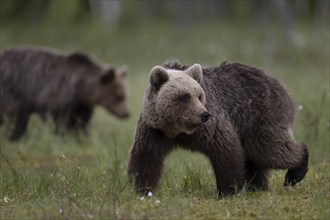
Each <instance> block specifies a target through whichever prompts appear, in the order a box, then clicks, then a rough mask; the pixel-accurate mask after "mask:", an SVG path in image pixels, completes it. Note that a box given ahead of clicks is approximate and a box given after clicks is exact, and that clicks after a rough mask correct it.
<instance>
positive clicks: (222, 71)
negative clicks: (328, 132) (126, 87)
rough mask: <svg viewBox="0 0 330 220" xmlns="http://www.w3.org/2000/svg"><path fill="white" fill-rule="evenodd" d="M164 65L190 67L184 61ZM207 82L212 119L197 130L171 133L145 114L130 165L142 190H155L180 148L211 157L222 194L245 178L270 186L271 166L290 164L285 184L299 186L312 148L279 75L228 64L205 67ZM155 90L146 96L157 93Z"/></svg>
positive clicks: (265, 187)
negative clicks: (298, 128) (299, 131)
mask: <svg viewBox="0 0 330 220" xmlns="http://www.w3.org/2000/svg"><path fill="white" fill-rule="evenodd" d="M164 67H165V68H167V69H177V70H185V69H187V68H188V66H184V65H181V64H179V63H178V62H168V63H166V64H165V65H164ZM201 85H202V88H203V90H204V92H205V95H206V105H205V107H206V109H207V110H208V111H209V113H210V114H211V115H212V118H211V119H210V120H209V121H208V122H207V123H205V124H202V125H201V126H200V127H199V128H198V129H197V130H196V131H195V133H194V134H192V135H187V134H180V135H178V136H177V137H175V138H168V137H166V136H165V135H164V133H163V132H162V131H161V130H158V129H153V128H151V127H149V126H148V125H147V124H146V122H145V121H144V118H143V117H142V116H140V119H139V121H138V123H137V128H136V134H135V139H134V143H133V146H132V149H131V153H130V159H129V164H128V174H129V176H131V177H133V178H134V184H135V189H136V190H137V191H138V192H142V193H145V192H148V191H152V190H155V188H156V187H157V184H158V182H159V179H160V176H161V172H162V167H163V161H164V159H165V157H166V156H167V155H168V154H169V153H170V152H171V151H172V150H173V149H175V148H178V147H182V148H185V149H188V150H192V151H198V152H201V153H202V154H204V155H206V156H207V157H208V158H209V159H210V162H211V164H212V167H213V169H214V173H215V177H216V183H217V190H218V192H219V195H222V196H223V195H228V194H232V193H234V192H235V188H236V189H237V188H238V189H240V188H241V187H242V186H243V185H244V183H247V184H248V186H249V189H251V190H269V184H268V175H269V172H270V170H271V169H289V170H288V173H287V175H286V177H285V182H284V185H295V184H296V183H297V182H299V181H300V180H302V179H303V178H304V176H305V174H306V172H307V167H308V150H307V148H306V146H305V145H304V144H302V143H299V142H296V141H295V140H294V138H293V136H292V132H291V128H292V127H293V123H294V115H295V105H294V102H293V101H292V99H291V98H290V96H289V95H288V92H287V90H286V89H285V87H284V86H283V85H282V83H281V82H280V81H279V80H277V79H276V78H274V77H273V76H271V75H270V74H267V73H265V72H263V71H262V70H260V69H257V68H254V67H251V66H247V65H243V64H239V63H233V64H226V63H223V64H221V65H220V66H219V67H216V68H203V81H202V83H201ZM151 91H152V90H151V89H150V88H149V89H148V90H147V91H146V94H145V97H151V96H152V95H153V94H152V92H151ZM177 117H181V116H180V115H178V116H177Z"/></svg>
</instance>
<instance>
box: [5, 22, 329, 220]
mask: <svg viewBox="0 0 330 220" xmlns="http://www.w3.org/2000/svg"><path fill="white" fill-rule="evenodd" d="M266 36H267V35H265V34H263V31H261V29H259V28H258V27H255V26H251V25H249V26H247V25H243V24H235V25H233V24H232V25H230V24H226V23H220V24H207V25H206V24H204V25H198V26H197V27H196V29H192V30H180V29H179V28H178V27H172V26H169V25H167V24H158V25H152V26H146V27H127V26H125V27H120V28H119V29H117V30H109V29H108V28H107V27H105V26H103V27H102V26H100V25H98V24H94V23H91V24H85V25H75V26H67V25H64V24H61V25H58V26H54V25H53V24H48V23H46V24H44V25H35V26H25V27H23V26H16V25H14V24H11V25H4V26H1V39H0V40H1V49H3V48H4V47H7V46H11V45H15V44H41V45H46V46H50V47H56V48H59V49H63V50H71V49H75V48H80V49H81V50H84V51H87V52H90V53H92V54H94V55H95V56H96V57H98V58H100V59H101V60H103V61H106V62H110V63H114V64H115V65H116V66H119V65H122V64H127V65H128V66H129V67H130V73H129V74H130V75H129V83H130V94H131V95H130V106H131V110H132V117H131V118H130V119H128V120H124V121H122V120H118V119H116V118H114V117H113V116H111V115H108V114H107V113H106V112H105V111H104V110H103V109H101V108H98V109H97V111H96V114H95V115H94V117H93V120H92V130H91V135H90V137H80V138H78V139H77V138H75V137H71V136H62V137H59V136H55V135H53V132H52V125H51V124H50V125H45V124H43V123H42V122H41V121H40V120H39V118H38V117H36V116H34V117H32V120H31V122H30V124H29V128H28V135H27V136H26V137H24V138H23V139H22V140H21V141H19V142H15V143H11V142H8V141H7V140H6V139H5V133H6V128H5V127H4V126H2V127H0V138H1V139H0V144H1V156H0V165H1V167H0V171H1V172H0V213H1V219H28V218H33V219H51V218H55V219H58V218H59V219H73V218H74V219H100V218H107V219H193V218H204V219H211V218H212V219H230V218H232V219H237V218H248V219H267V218H268V219H275V218H276V219H301V218H303V219H329V218H330V203H329V201H330V186H329V180H330V179H329V173H330V161H329V156H330V152H329V150H330V149H329V127H330V125H329V96H330V91H329V63H328V62H329V58H330V56H329V31H324V32H322V31H319V32H317V33H316V32H313V30H311V29H310V28H309V27H308V25H299V26H297V27H295V29H294V30H293V39H294V41H293V42H292V43H288V42H285V41H283V40H281V39H279V38H277V36H274V37H273V38H267V37H266ZM169 58H177V59H179V60H180V61H181V62H182V63H187V64H193V63H197V62H198V63H201V64H202V65H203V66H215V65H218V64H220V62H221V61H222V60H224V59H227V60H228V61H229V62H236V61H239V62H243V63H247V64H251V65H255V66H259V67H261V68H262V69H264V70H266V71H268V72H272V73H273V74H274V75H276V76H277V77H279V78H280V79H281V80H282V81H283V82H284V83H285V84H286V85H287V87H288V88H289V91H290V92H291V94H292V96H293V97H294V99H295V100H296V101H297V103H298V104H299V105H302V107H303V109H302V110H301V111H299V112H298V113H297V118H296V129H295V135H296V138H297V139H298V140H301V141H303V142H305V143H306V144H307V146H308V148H309V151H310V170H309V172H308V174H307V176H306V177H305V179H304V180H303V181H302V182H301V183H300V184H298V185H297V186H295V187H292V188H283V187H282V184H283V181H284V175H285V171H275V172H273V174H272V176H271V181H270V182H271V188H272V191H271V192H257V193H251V192H244V191H242V192H241V193H239V194H238V195H236V196H233V197H230V198H225V199H221V200H219V199H218V198H217V197H216V192H215V179H214V175H213V171H212V169H211V166H210V164H209V162H208V160H207V159H206V158H205V157H203V156H202V155H200V154H196V153H194V154H193V153H190V152H186V151H176V152H173V153H172V154H171V155H170V156H169V158H168V159H167V160H166V166H165V170H164V174H163V178H162V180H161V184H160V186H159V190H158V191H157V193H156V194H155V195H154V196H153V197H151V198H149V197H143V198H141V196H139V195H136V194H135V193H134V191H133V189H132V187H131V185H130V184H129V183H128V180H127V177H126V168H127V158H128V153H129V149H130V145H131V143H132V140H133V134H134V131H135V124H136V121H137V118H138V115H139V113H140V110H141V101H142V96H143V92H144V90H145V88H146V85H147V83H148V73H149V70H150V68H151V67H152V66H154V65H158V64H162V63H163V62H164V61H165V60H167V59H169Z"/></svg>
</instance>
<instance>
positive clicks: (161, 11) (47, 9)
mask: <svg viewBox="0 0 330 220" xmlns="http://www.w3.org/2000/svg"><path fill="white" fill-rule="evenodd" d="M0 2H1V3H0V4H1V5H0V10H1V24H2V25H6V24H12V23H13V22H15V23H17V22H24V23H25V24H26V23H33V24H36V23H40V22H44V21H47V20H56V21H57V22H65V23H69V24H72V23H74V24H75V23H83V22H85V21H88V20H97V21H100V22H103V23H106V24H107V25H109V27H113V28H116V26H117V25H118V24H127V25H134V26H139V25H146V24H148V23H151V22H155V21H156V22H162V21H163V22H171V23H173V24H175V25H179V26H183V27H185V28H189V27H193V26H194V25H195V24H196V23H200V22H212V21H219V20H222V21H223V20H225V21H226V20H230V21H235V20H237V21H248V22H261V23H262V24H264V25H268V24H274V23H276V24H279V25H281V26H282V27H283V28H284V29H286V30H289V29H290V26H291V25H292V23H294V22H297V21H299V22H306V23H309V24H311V25H313V26H315V27H317V26H319V24H322V23H323V24H325V23H327V22H328V21H329V2H330V0H182V1H179V0H169V1H161V0H136V1H134V0H122V1H120V0H118V1H117V0H1V1H0Z"/></svg>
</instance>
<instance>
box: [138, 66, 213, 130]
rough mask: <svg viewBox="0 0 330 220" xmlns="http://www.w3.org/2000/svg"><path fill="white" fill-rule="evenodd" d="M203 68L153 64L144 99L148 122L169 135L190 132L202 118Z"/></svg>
mask: <svg viewBox="0 0 330 220" xmlns="http://www.w3.org/2000/svg"><path fill="white" fill-rule="evenodd" d="M201 81H202V68H201V66H200V65H199V64H195V65H193V66H191V67H190V68H188V69H187V70H185V71H177V70H167V69H164V68H163V67H160V66H156V67H154V68H153V69H152V70H151V73H150V87H149V89H148V91H147V92H146V95H145V97H144V101H143V111H142V114H143V117H144V119H145V121H146V122H147V123H148V124H149V126H151V127H153V128H157V129H160V130H162V131H163V132H164V133H165V134H166V135H167V136H168V137H175V136H177V135H178V134H180V133H186V134H192V133H193V132H194V131H195V130H196V129H197V128H198V127H199V126H200V125H201V124H202V123H203V122H202V120H201V114H202V113H204V112H207V110H206V108H205V106H204V105H205V93H204V91H203V89H202V87H201V85H200V83H201Z"/></svg>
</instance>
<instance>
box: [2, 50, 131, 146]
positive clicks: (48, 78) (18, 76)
mask: <svg viewBox="0 0 330 220" xmlns="http://www.w3.org/2000/svg"><path fill="white" fill-rule="evenodd" d="M126 74H127V71H126V70H125V68H120V69H118V70H117V69H115V68H114V67H112V66H110V65H106V64H103V63H101V62H99V61H97V60H96V59H95V58H92V57H90V56H88V55H86V54H84V53H81V52H72V53H64V52H61V51H57V50H55V49H50V48H45V47H36V46H17V47H13V48H9V49H6V50H4V51H3V52H2V53H1V55H0V121H1V120H2V118H3V115H7V116H10V118H11V119H15V121H14V124H15V125H14V128H13V130H12V131H11V134H10V136H9V138H10V139H11V140H15V139H18V138H20V137H21V136H22V135H23V134H24V133H25V130H26V126H27V124H28V120H29V116H30V115H31V114H32V113H37V114H39V115H40V116H42V118H45V116H46V115H47V114H48V113H50V114H51V115H52V117H53V119H54V122H55V125H56V131H58V130H59V128H60V127H62V126H64V127H65V128H66V129H68V130H83V131H85V132H87V128H88V124H89V121H90V119H91V116H92V113H93V108H94V106H96V105H100V106H103V107H104V108H105V109H107V110H108V111H109V112H111V113H112V114H114V115H115V116H117V117H119V118H125V117H127V116H128V115H129V108H128V103H127V83H126Z"/></svg>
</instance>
